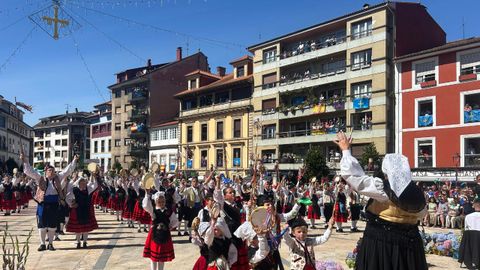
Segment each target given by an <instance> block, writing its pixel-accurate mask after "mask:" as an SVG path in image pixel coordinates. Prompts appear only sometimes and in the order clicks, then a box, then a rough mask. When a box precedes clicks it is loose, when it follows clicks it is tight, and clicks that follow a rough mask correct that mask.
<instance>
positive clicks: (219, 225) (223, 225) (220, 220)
mask: <svg viewBox="0 0 480 270" xmlns="http://www.w3.org/2000/svg"><path fill="white" fill-rule="evenodd" d="M215 227H216V228H217V229H219V230H221V231H222V232H223V236H225V237H226V238H232V233H231V232H230V229H228V225H227V223H226V222H225V220H224V219H223V218H221V217H219V218H218V219H217V223H215Z"/></svg>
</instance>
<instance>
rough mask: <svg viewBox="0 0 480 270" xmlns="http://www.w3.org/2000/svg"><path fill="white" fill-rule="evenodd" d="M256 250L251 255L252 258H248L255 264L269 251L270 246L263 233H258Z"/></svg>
mask: <svg viewBox="0 0 480 270" xmlns="http://www.w3.org/2000/svg"><path fill="white" fill-rule="evenodd" d="M257 237H258V250H257V251H256V252H255V255H253V258H251V259H250V263H252V264H255V263H259V262H260V261H262V260H263V259H265V257H267V255H268V253H269V252H270V247H269V246H268V242H267V238H266V237H265V236H264V235H258V236H257Z"/></svg>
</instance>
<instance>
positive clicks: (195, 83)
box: [190, 79, 197, 89]
mask: <svg viewBox="0 0 480 270" xmlns="http://www.w3.org/2000/svg"><path fill="white" fill-rule="evenodd" d="M195 88H197V79H195V80H190V89H195Z"/></svg>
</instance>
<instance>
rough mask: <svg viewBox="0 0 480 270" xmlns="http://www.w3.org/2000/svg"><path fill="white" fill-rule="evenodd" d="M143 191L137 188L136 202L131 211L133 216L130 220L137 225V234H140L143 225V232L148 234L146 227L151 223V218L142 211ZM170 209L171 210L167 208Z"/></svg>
mask: <svg viewBox="0 0 480 270" xmlns="http://www.w3.org/2000/svg"><path fill="white" fill-rule="evenodd" d="M145 194H146V192H145V189H143V188H142V187H139V189H138V192H137V195H138V197H137V202H136V203H135V209H134V210H133V216H132V219H133V220H135V221H136V222H137V224H138V229H137V231H138V232H142V225H143V231H144V232H148V230H147V225H150V224H151V223H152V217H150V214H149V213H148V212H147V211H145V209H143V206H142V202H143V199H144V198H145ZM169 209H171V208H169Z"/></svg>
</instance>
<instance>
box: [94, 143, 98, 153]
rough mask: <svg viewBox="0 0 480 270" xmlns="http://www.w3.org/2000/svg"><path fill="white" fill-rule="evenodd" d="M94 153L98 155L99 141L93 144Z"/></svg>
mask: <svg viewBox="0 0 480 270" xmlns="http://www.w3.org/2000/svg"><path fill="white" fill-rule="evenodd" d="M93 152H94V153H98V141H94V142H93Z"/></svg>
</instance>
